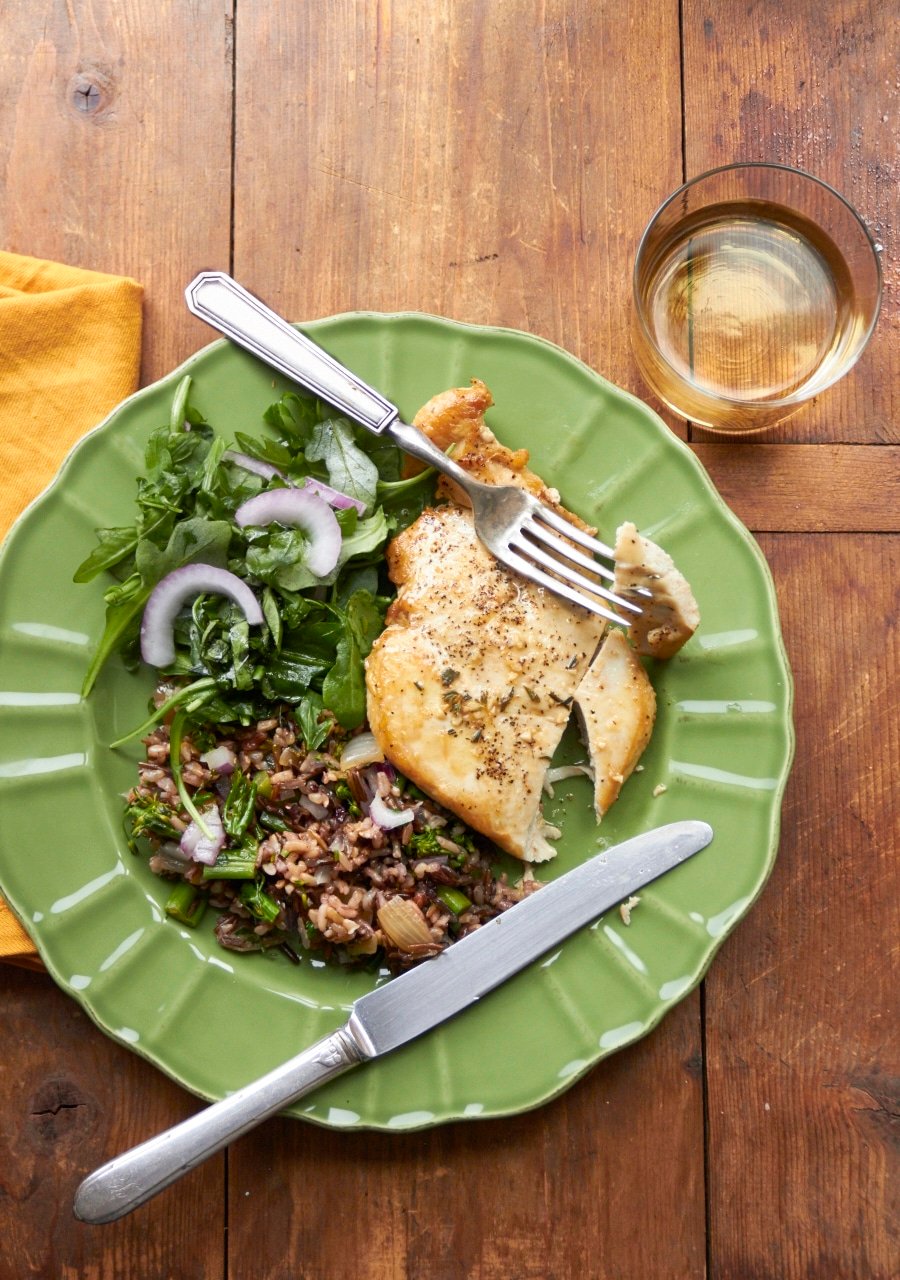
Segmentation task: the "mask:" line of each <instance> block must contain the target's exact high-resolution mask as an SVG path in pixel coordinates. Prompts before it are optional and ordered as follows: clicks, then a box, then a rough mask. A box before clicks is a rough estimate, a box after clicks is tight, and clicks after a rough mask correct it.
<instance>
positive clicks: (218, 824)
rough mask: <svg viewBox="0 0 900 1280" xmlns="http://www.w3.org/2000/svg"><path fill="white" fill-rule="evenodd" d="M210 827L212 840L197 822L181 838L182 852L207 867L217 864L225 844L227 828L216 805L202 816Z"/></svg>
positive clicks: (206, 810) (205, 810) (211, 806)
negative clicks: (223, 824) (220, 851)
mask: <svg viewBox="0 0 900 1280" xmlns="http://www.w3.org/2000/svg"><path fill="white" fill-rule="evenodd" d="M200 816H201V817H202V819H203V821H204V822H205V823H206V825H207V827H209V831H210V836H211V838H209V839H208V838H207V837H206V836H205V835H204V834H203V832H202V831H201V830H200V828H199V827H198V826H197V824H196V822H192V823H191V824H190V826H189V827H187V829H186V830H185V832H184V835H183V836H182V837H181V844H180V848H181V852H182V853H186V854H187V856H188V857H189V858H191V859H192V860H193V861H194V862H202V863H203V864H204V865H205V866H207V867H213V866H215V864H216V858H218V856H219V850H220V849H221V848H222V845H223V844H224V843H225V828H224V827H223V826H222V815H221V814H220V813H219V810H218V808H217V806H216V805H214V804H213V805H210V807H209V808H208V809H204V810H203V813H202V814H201V815H200Z"/></svg>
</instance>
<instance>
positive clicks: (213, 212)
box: [0, 0, 231, 382]
mask: <svg viewBox="0 0 900 1280" xmlns="http://www.w3.org/2000/svg"><path fill="white" fill-rule="evenodd" d="M44 8H45V9H47V12H46V13H44V14H42V15H41V18H40V20H38V19H37V17H36V16H35V11H34V8H33V6H31V5H16V6H12V7H10V6H6V7H5V11H4V14H3V40H2V41H0V108H2V111H3V118H4V121H5V127H4V129H3V130H2V132H0V172H2V173H3V185H2V188H0V243H2V245H3V247H4V248H5V249H8V250H10V251H11V252H13V253H24V254H29V255H31V256H33V257H38V258H51V259H54V260H57V261H61V262H68V263H70V264H71V265H73V266H79V267H88V268H93V269H94V270H97V271H106V272H111V273H113V274H118V275H128V276H132V277H134V278H135V279H136V280H138V281H139V282H140V283H141V284H143V285H144V286H145V295H144V321H145V324H144V334H145V336H144V352H143V367H142V375H143V380H144V381H145V382H147V381H152V380H153V379H154V378H158V377H160V376H161V375H162V374H163V373H166V372H168V370H169V369H171V368H172V367H173V366H174V365H176V364H177V363H179V362H180V361H181V360H183V359H184V358H185V357H186V356H187V355H189V354H190V353H191V352H192V351H194V350H195V349H196V348H197V347H200V346H202V345H204V344H205V343H206V342H208V341H209V330H208V329H207V328H206V327H205V326H204V325H201V324H200V322H199V321H197V320H194V319H193V318H192V317H191V316H189V315H188V313H187V311H186V309H185V307H184V306H183V303H182V298H183V293H184V286H185V284H186V283H187V281H188V280H189V279H190V278H191V276H192V275H193V274H194V273H195V272H196V271H197V270H199V269H200V268H202V267H205V266H209V265H210V264H214V265H218V266H224V265H227V263H228V253H229V239H230V233H229V209H230V179H231V138H230V134H231V62H230V59H231V38H230V35H231V33H230V17H231V0H196V3H193V4H192V5H191V6H190V7H189V8H187V9H184V10H183V11H182V8H176V9H174V10H173V9H172V8H171V7H170V6H169V7H166V8H165V9H161V10H157V9H154V8H153V7H152V6H150V7H148V6H147V5H145V4H141V3H140V2H139V0H128V2H127V3H121V2H120V0H67V3H66V4H65V5H63V4H61V3H56V4H54V5H51V6H44Z"/></svg>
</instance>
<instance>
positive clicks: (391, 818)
mask: <svg viewBox="0 0 900 1280" xmlns="http://www.w3.org/2000/svg"><path fill="white" fill-rule="evenodd" d="M415 816H416V815H415V811H414V810H413V809H389V808H388V806H387V805H386V804H385V802H384V800H383V799H382V798H381V796H378V795H375V796H373V797H372V799H371V800H370V801H369V817H370V818H371V819H372V821H373V822H377V823H378V825H379V827H381V829H382V831H392V830H393V828H394V827H405V826H406V824H407V822H412V820H413V818H414V817H415Z"/></svg>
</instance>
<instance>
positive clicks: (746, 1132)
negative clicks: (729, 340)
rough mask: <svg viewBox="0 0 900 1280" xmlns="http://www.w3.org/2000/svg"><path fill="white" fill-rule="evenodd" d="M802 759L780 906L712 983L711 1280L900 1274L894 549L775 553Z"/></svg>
mask: <svg viewBox="0 0 900 1280" xmlns="http://www.w3.org/2000/svg"><path fill="white" fill-rule="evenodd" d="M762 545H763V549H764V550H765V552H766V553H767V555H768V558H769V561H770V563H771V565H772V568H773V571H774V573H775V578H776V582H777V584H778V590H779V596H780V600H781V605H782V609H783V615H784V617H783V621H784V630H785V638H786V642H787V647H788V652H789V655H790V658H791V662H792V666H793V670H794V675H795V679H796V727H797V757H796V764H795V767H794V772H793V777H792V781H791V785H790V789H789V795H788V799H787V804H786V806H785V812H784V836H783V839H782V845H781V853H780V856H779V859H778V862H777V864H776V867H775V871H774V873H773V875H772V879H771V881H770V883H769V885H768V887H767V889H766V890H765V892H764V895H763V897H762V899H761V901H760V902H759V904H758V905H757V907H756V908H755V910H754V911H753V912H752V913H751V914H750V916H749V917H748V918H747V920H746V921H745V922H744V924H742V926H741V928H740V929H738V930H737V931H736V932H735V934H734V935H733V936H732V937H731V938H730V939H729V940H728V942H727V943H726V945H725V947H724V948H723V950H722V953H721V954H720V956H719V958H718V959H717V961H716V963H715V965H714V966H713V967H712V969H711V970H710V973H709V975H708V977H707V980H706V1052H707V1079H708V1091H709V1128H708V1143H709V1166H710V1182H709V1196H710V1250H711V1259H712V1268H711V1274H712V1275H713V1276H715V1277H717V1280H747V1278H748V1277H751V1276H752V1277H756V1276H759V1277H763V1276H766V1277H768V1276H778V1277H779V1280H800V1278H801V1277H802V1278H803V1280H807V1278H808V1277H812V1276H814V1277H816V1278H817V1280H818V1277H820V1276H821V1277H829V1278H830V1277H841V1278H843V1277H848V1278H849V1277H853V1278H854V1280H855V1278H856V1277H859V1278H860V1280H863V1278H865V1280H891V1277H893V1276H896V1274H897V1271H896V1263H897V1258H898V1256H900V1247H898V1246H900V1241H898V1234H897V1233H898V1224H900V1215H898V1209H900V1205H898V1199H897V1192H898V1188H900V1159H898V1155H900V1151H898V1143H897V1117H898V1114H900V1096H898V1094H900V1037H898V1025H900V1019H898V1015H900V1004H898V997H897V982H896V973H897V943H898V938H900V927H898V926H900V919H898V904H900V883H898V874H897V866H898V864H897V857H896V852H897V848H898V840H900V817H898V806H897V789H896V771H897V762H898V754H900V751H898V749H900V742H898V737H900V732H898V718H897V714H896V693H895V689H894V679H893V678H892V677H891V675H890V674H889V673H890V672H896V670H897V659H898V656H900V655H898V631H897V625H896V623H897V605H898V599H897V590H898V582H900V543H898V540H897V539H896V538H894V539H887V538H883V537H882V538H879V537H861V536H858V535H844V536H840V535H833V536H828V537H819V538H817V537H809V536H806V537H803V536H798V535H783V536H767V537H764V538H763V539H762Z"/></svg>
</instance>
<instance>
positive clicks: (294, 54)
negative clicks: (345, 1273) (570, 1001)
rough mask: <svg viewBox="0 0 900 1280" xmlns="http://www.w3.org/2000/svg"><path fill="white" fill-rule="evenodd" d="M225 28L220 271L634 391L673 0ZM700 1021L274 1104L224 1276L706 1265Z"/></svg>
mask: <svg viewBox="0 0 900 1280" xmlns="http://www.w3.org/2000/svg"><path fill="white" fill-rule="evenodd" d="M237 22H238V25H237V31H236V56H237V98H236V101H237V119H236V140H237V151H236V167H235V179H236V186H235V242H234V269H235V274H236V275H238V276H239V278H241V279H243V280H245V281H246V282H247V284H248V286H249V287H250V288H252V289H253V290H255V291H256V292H258V293H259V294H260V295H261V296H262V297H264V298H266V299H267V300H269V301H270V302H271V303H272V304H273V305H274V306H276V307H277V308H279V309H280V310H281V311H282V312H283V313H284V314H286V315H288V316H290V317H292V318H295V319H309V318H313V317H317V316H321V315H328V314H333V313H335V312H341V311H345V310H352V309H355V308H360V309H366V310H376V311H379V310H380V311H394V310H407V309H412V310H420V311H426V312H436V313H438V314H442V315H447V316H451V317H455V318H458V319H462V320H466V321H473V322H482V323H490V324H500V325H508V326H511V327H514V328H521V329H527V330H530V331H531V332H534V333H537V334H539V335H541V336H543V337H546V338H549V339H550V340H552V341H555V342H557V343H560V344H561V345H563V346H564V347H566V348H568V349H569V350H571V351H573V352H574V353H575V354H576V355H578V356H580V357H581V358H582V359H584V360H586V361H587V362H588V363H589V364H591V365H592V366H593V367H595V368H597V369H598V370H599V371H600V372H602V373H604V374H606V375H607V376H609V377H610V378H611V379H612V380H613V381H615V382H617V383H619V384H620V385H624V386H627V387H630V388H631V389H633V390H634V391H636V392H637V393H638V394H642V393H643V388H642V384H641V382H640V379H639V376H638V374H637V371H636V369H635V367H634V364H633V360H632V356H631V351H630V343H629V337H628V324H627V317H628V310H629V291H630V271H631V260H632V257H633V252H634V249H635V247H636V244H637V240H638V238H639V235H640V233H641V230H642V229H643V226H644V224H645V222H646V220H647V218H648V217H649V216H650V213H651V212H652V210H653V209H654V208H655V207H656V205H657V204H658V203H659V202H660V201H661V200H662V199H663V197H664V196H665V195H666V194H667V193H668V192H669V191H670V190H672V188H673V187H675V186H677V185H678V182H679V181H680V178H681V160H680V128H681V120H680V84H679V74H678V6H677V4H676V3H674V0H672V2H669V0H666V3H660V4H658V5H656V6H655V7H654V9H653V12H652V14H650V15H649V16H648V14H647V12H646V9H645V7H644V6H641V5H639V4H637V3H634V2H631V3H627V4H619V5H606V6H600V5H596V4H591V3H589V0H577V2H576V3H574V4H573V3H568V4H563V3H562V0H549V3H547V4H545V5H544V6H542V7H541V9H540V10H538V11H536V10H535V9H534V7H533V6H531V5H528V4H525V3H524V0H515V2H514V3H509V4H506V5H504V6H503V9H502V12H501V11H500V10H499V9H497V10H494V11H492V10H491V9H490V7H485V6H474V7H473V6H467V5H463V4H461V3H457V2H449V0H444V2H443V3H439V4H435V5H424V6H423V5H414V4H412V3H411V2H410V0H397V2H396V3H393V4H390V5H378V6H375V5H371V6H369V5H360V6H355V7H354V6H342V7H341V8H340V9H339V10H336V11H335V12H334V13H333V14H332V17H331V21H329V22H327V23H326V22H322V21H321V15H320V14H319V13H318V11H316V10H314V9H313V8H311V7H310V6H287V5H285V6H279V7H276V6H265V5H243V6H239V7H238V11H237ZM273 83H280V84H289V85H291V86H292V91H291V92H290V93H289V94H279V93H273V92H272V85H273ZM636 103H639V104H640V110H639V111H637V110H636V109H635V104H636ZM698 1030H699V1028H698V997H696V996H693V997H691V998H690V999H688V1000H687V1001H685V1003H684V1004H683V1005H682V1006H681V1007H680V1008H679V1010H678V1011H677V1013H676V1014H675V1015H673V1017H672V1018H670V1019H668V1020H667V1021H666V1022H665V1023H664V1024H663V1026H662V1027H661V1028H660V1030H659V1032H658V1033H657V1034H655V1035H654V1036H652V1037H651V1038H650V1039H649V1040H648V1041H646V1043H644V1044H642V1045H641V1046H639V1047H636V1048H634V1049H632V1050H628V1051H626V1052H625V1053H623V1054H621V1055H619V1056H618V1057H617V1058H615V1059H613V1060H611V1061H610V1062H609V1063H607V1064H606V1065H604V1066H601V1067H600V1069H599V1070H598V1071H596V1072H594V1073H592V1074H591V1076H590V1077H589V1078H588V1079H587V1080H585V1081H584V1082H582V1083H580V1084H579V1085H578V1086H576V1088H575V1089H573V1090H572V1091H571V1093H569V1094H567V1095H566V1096H565V1097H564V1098H563V1099H561V1100H559V1101H558V1102H556V1103H554V1104H553V1105H552V1106H550V1107H548V1108H544V1109H541V1110H540V1111H538V1112H534V1113H532V1114H531V1115H529V1116H525V1117H522V1118H519V1119H514V1120H511V1121H509V1122H506V1121H504V1122H502V1123H501V1122H498V1123H487V1124H473V1125H468V1124H467V1125H459V1126H455V1127H452V1128H442V1129H438V1130H434V1131H427V1132H424V1133H421V1134H416V1135H410V1136H407V1137H404V1136H402V1135H378V1134H375V1135H362V1136H360V1135H353V1134H348V1133H332V1132H328V1131H322V1130H317V1129H311V1128H308V1127H306V1126H302V1125H297V1124H290V1125H284V1124H282V1123H280V1122H273V1123H272V1124H270V1125H268V1126H266V1128H265V1129H263V1130H262V1131H261V1132H260V1133H258V1134H254V1135H251V1136H249V1137H247V1138H246V1139H244V1140H242V1141H241V1142H240V1143H238V1144H237V1145H236V1146H235V1148H234V1149H233V1151H232V1153H231V1156H230V1161H229V1186H230V1208H229V1269H230V1273H231V1274H232V1275H234V1276H235V1277H240V1276H243V1275H247V1274H249V1273H250V1272H251V1271H252V1270H253V1268H254V1265H256V1266H257V1269H259V1268H258V1264H257V1263H256V1262H255V1260H256V1258H257V1257H258V1250H259V1247H260V1244H259V1242H260V1240H265V1241H266V1247H267V1249H270V1250H271V1254H270V1266H269V1270H268V1271H266V1272H265V1274H267V1275H269V1276H272V1277H276V1276H277V1277H282V1276H283V1277H288V1276H291V1275H293V1274H294V1273H295V1269H296V1266H297V1259H302V1260H303V1268H304V1277H305V1278H306V1280H313V1277H319V1276H322V1277H324V1276H332V1275H334V1274H335V1269H336V1268H337V1269H340V1266H341V1264H342V1260H345V1259H352V1264H351V1265H352V1266H353V1268H354V1273H355V1274H359V1275H360V1276H364V1277H373V1278H377V1280H382V1278H385V1280H386V1278H387V1277H391V1278H392V1280H399V1278H400V1277H406V1276H411V1277H423V1278H424V1277H425V1276H447V1275H471V1276H473V1277H482V1278H483V1280H499V1278H500V1277H512V1276H517V1277H518V1276H522V1277H529V1276H530V1277H538V1276H539V1277H541V1278H542V1280H544V1278H546V1280H553V1278H554V1277H560V1280H562V1278H563V1277H567V1276H583V1275H598V1274H600V1273H601V1271H600V1270H599V1269H598V1268H606V1270H605V1272H604V1273H605V1274H608V1275H610V1276H612V1275H622V1276H632V1275H633V1276H637V1275H648V1276H649V1275H663V1274H678V1275H679V1276H684V1277H695V1276H696V1277H699V1276H701V1275H703V1271H704V1256H705V1255H704V1250H705V1224H704V1205H703V1170H702V1161H703V1133H702V1098H701V1087H700V1081H699V1078H698V1075H699V1072H698V1062H699V1058H698V1056H697V1055H698V1053H699V1048H700V1044H699V1035H698ZM686 1064H689V1065H686ZM663 1117H664V1119H663ZM661 1166H662V1167H664V1168H665V1170H666V1174H665V1178H664V1179H660V1178H659V1177H658V1171H659V1169H660V1167H661ZM660 1182H664V1184H665V1185H659V1184H660ZM649 1186H653V1188H654V1201H655V1203H654V1223H655V1225H654V1228H653V1230H652V1231H648V1229H647V1221H646V1192H647V1188H648V1187H649ZM347 1204H352V1206H353V1208H352V1212H347V1211H345V1210H344V1208H343V1206H346V1205H347Z"/></svg>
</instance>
